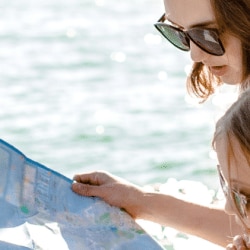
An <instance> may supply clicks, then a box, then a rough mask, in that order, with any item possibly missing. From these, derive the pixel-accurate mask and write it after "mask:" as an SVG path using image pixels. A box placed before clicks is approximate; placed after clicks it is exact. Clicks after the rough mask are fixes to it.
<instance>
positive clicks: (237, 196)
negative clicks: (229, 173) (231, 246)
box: [217, 165, 250, 228]
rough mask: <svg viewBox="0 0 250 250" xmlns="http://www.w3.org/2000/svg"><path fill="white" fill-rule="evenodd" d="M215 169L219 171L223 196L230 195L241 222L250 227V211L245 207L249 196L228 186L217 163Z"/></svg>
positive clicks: (249, 198) (249, 199)
mask: <svg viewBox="0 0 250 250" xmlns="http://www.w3.org/2000/svg"><path fill="white" fill-rule="evenodd" d="M217 169H218V173H219V178H220V184H221V187H222V190H223V192H224V195H225V197H228V196H231V198H232V200H233V202H234V204H235V207H236V209H237V211H238V213H239V215H240V216H241V218H242V220H243V222H244V223H245V225H246V226H247V227H248V228H250V218H249V214H250V211H249V209H248V208H247V205H249V201H250V197H249V196H246V195H244V194H241V193H240V192H239V191H237V190H235V189H233V188H230V187H229V186H228V184H227V181H226V180H225V178H224V176H223V174H222V171H221V167H220V165H217Z"/></svg>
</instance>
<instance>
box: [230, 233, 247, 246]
mask: <svg viewBox="0 0 250 250" xmlns="http://www.w3.org/2000/svg"><path fill="white" fill-rule="evenodd" d="M249 249H250V241H249V237H248V236H247V235H245V234H244V235H237V236H235V237H234V238H233V243H231V244H229V245H228V246H227V248H226V250H249Z"/></svg>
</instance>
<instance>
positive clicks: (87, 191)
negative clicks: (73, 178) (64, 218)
mask: <svg viewBox="0 0 250 250" xmlns="http://www.w3.org/2000/svg"><path fill="white" fill-rule="evenodd" d="M71 188H72V190H73V191H74V192H75V193H77V194H80V195H83V196H98V197H100V198H102V197H103V192H102V189H101V188H100V186H93V185H88V184H82V183H73V184H72V187H71Z"/></svg>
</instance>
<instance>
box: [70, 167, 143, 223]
mask: <svg viewBox="0 0 250 250" xmlns="http://www.w3.org/2000/svg"><path fill="white" fill-rule="evenodd" d="M74 180H75V182H74V183H73V184H72V190H73V191H74V192H76V193H78V194H80V195H83V196H97V197H100V198H101V199H103V200H104V201H106V202H107V203H109V204H110V205H112V206H116V207H120V208H123V209H125V210H126V211H127V212H128V213H129V214H130V215H131V216H132V217H134V218H136V217H137V215H138V212H140V210H141V206H142V203H141V199H142V198H143V191H142V189H140V188H139V187H137V186H135V185H133V184H131V183H129V182H127V181H125V180H124V179H121V178H119V177H116V176H114V175H112V174H109V173H107V172H101V171H98V172H92V173H86V174H81V175H76V176H75V177H74Z"/></svg>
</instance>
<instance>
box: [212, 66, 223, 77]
mask: <svg viewBox="0 0 250 250" xmlns="http://www.w3.org/2000/svg"><path fill="white" fill-rule="evenodd" d="M209 68H210V71H211V72H212V74H214V75H216V76H219V77H220V76H223V75H225V73H226V70H227V67H226V66H210V67H209Z"/></svg>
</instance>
